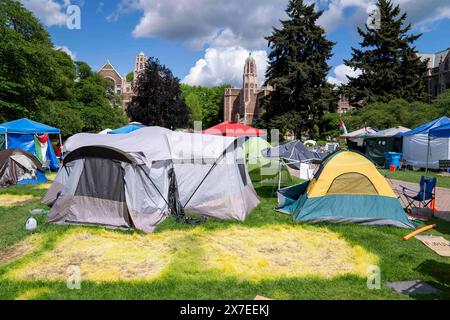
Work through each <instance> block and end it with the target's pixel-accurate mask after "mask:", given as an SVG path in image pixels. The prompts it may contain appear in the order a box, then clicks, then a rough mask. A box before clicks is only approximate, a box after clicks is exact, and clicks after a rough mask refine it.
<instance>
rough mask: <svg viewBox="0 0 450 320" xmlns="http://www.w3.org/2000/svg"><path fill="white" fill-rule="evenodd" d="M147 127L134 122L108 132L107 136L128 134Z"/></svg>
mask: <svg viewBox="0 0 450 320" xmlns="http://www.w3.org/2000/svg"><path fill="white" fill-rule="evenodd" d="M144 127H145V126H144V125H143V124H141V123H138V122H132V123H129V124H127V125H125V126H123V127H121V128H118V129H115V130H109V131H107V132H106V134H127V133H130V132H133V131H136V130H139V129H142V128H144Z"/></svg>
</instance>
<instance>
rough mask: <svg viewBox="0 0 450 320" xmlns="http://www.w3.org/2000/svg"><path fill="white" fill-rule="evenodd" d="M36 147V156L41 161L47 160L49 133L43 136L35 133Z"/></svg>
mask: <svg viewBox="0 0 450 320" xmlns="http://www.w3.org/2000/svg"><path fill="white" fill-rule="evenodd" d="M34 148H35V151H36V158H38V159H39V161H40V162H41V163H44V162H45V161H46V160H47V148H48V134H43V135H42V136H38V135H35V136H34Z"/></svg>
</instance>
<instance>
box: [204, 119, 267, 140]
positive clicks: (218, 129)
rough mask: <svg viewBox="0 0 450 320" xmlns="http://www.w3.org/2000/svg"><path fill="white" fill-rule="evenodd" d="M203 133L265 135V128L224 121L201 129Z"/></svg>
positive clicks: (238, 135)
mask: <svg viewBox="0 0 450 320" xmlns="http://www.w3.org/2000/svg"><path fill="white" fill-rule="evenodd" d="M203 134H213V135H217V136H228V137H258V136H266V135H267V132H266V131H265V130H261V129H256V128H253V127H250V126H246V125H245V124H240V123H236V122H230V121H225V122H222V123H220V124H218V125H216V126H214V127H211V128H209V129H206V130H203Z"/></svg>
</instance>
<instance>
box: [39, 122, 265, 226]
mask: <svg viewBox="0 0 450 320" xmlns="http://www.w3.org/2000/svg"><path fill="white" fill-rule="evenodd" d="M64 147H65V149H66V151H67V155H66V156H65V158H64V160H63V164H62V167H61V169H60V170H59V172H58V174H57V177H56V179H55V181H54V182H53V184H52V185H51V187H50V189H49V191H48V193H47V195H46V196H45V198H44V202H45V203H47V204H49V205H50V206H52V208H51V210H50V213H49V215H48V221H50V222H54V223H61V224H62V223H75V224H100V225H105V226H111V227H124V228H137V229H140V230H143V231H145V232H151V231H152V230H153V229H154V228H155V227H156V226H157V225H158V224H159V223H160V222H162V221H163V220H164V219H165V218H166V217H167V216H168V215H170V214H171V213H172V214H177V213H179V212H180V211H181V210H183V211H184V210H186V211H187V212H193V213H198V214H200V215H204V216H209V217H214V218H218V219H234V220H244V219H245V218H246V216H247V214H248V213H249V212H250V211H251V210H252V209H253V208H254V207H256V206H257V205H258V203H259V199H258V197H257V195H256V192H255V190H254V189H253V186H252V183H251V180H250V177H249V175H248V172H247V170H246V166H245V161H244V158H243V150H242V144H241V141H239V140H238V139H236V138H231V137H220V136H212V135H202V134H191V133H182V132H173V131H171V130H168V129H164V128H160V127H146V128H142V129H140V130H137V131H134V132H131V133H129V134H122V135H120V134H119V135H99V134H87V133H81V134H77V135H75V136H72V137H71V138H69V139H68V140H67V141H66V143H65V145H64Z"/></svg>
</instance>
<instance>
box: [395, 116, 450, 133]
mask: <svg viewBox="0 0 450 320" xmlns="http://www.w3.org/2000/svg"><path fill="white" fill-rule="evenodd" d="M446 124H450V118H448V117H441V118H438V119H435V120H433V121H430V122H428V123H425V124H423V125H421V126H419V127H417V128H415V129H413V130H410V131H407V132H404V133H399V134H397V136H402V137H405V136H413V135H416V134H428V133H429V132H430V130H432V129H434V128H438V127H440V126H443V125H446Z"/></svg>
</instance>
